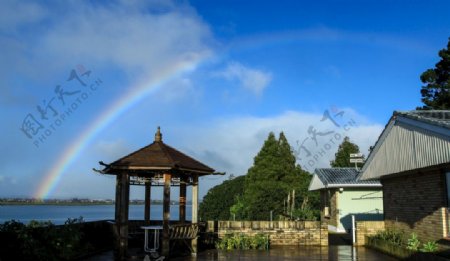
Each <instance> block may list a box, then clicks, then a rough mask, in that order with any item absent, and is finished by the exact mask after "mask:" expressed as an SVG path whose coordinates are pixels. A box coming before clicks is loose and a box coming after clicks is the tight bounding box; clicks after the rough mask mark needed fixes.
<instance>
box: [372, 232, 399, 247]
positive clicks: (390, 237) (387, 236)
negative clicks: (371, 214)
mask: <svg viewBox="0 0 450 261" xmlns="http://www.w3.org/2000/svg"><path fill="white" fill-rule="evenodd" d="M373 237H374V238H376V239H381V240H384V241H387V242H390V243H391V244H394V245H397V246H401V245H403V243H404V233H403V231H397V230H391V229H388V230H386V231H380V232H378V233H377V234H376V235H374V236H373Z"/></svg>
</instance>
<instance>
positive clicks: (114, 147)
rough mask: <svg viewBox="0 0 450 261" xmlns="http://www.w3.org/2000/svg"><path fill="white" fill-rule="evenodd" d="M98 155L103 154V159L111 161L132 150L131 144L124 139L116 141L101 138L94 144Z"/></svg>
mask: <svg viewBox="0 0 450 261" xmlns="http://www.w3.org/2000/svg"><path fill="white" fill-rule="evenodd" d="M93 149H94V151H95V154H96V155H101V156H102V160H103V161H105V162H107V163H109V162H111V161H113V160H116V159H118V158H119V157H123V156H124V155H127V154H128V153H130V152H131V149H130V146H129V145H128V144H127V143H126V142H125V141H124V140H122V139H119V140H114V141H105V140H101V141H99V142H97V143H96V144H94V146H93Z"/></svg>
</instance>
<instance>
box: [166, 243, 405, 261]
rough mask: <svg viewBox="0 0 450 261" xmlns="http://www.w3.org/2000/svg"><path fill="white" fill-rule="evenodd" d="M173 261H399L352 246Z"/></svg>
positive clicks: (221, 253)
mask: <svg viewBox="0 0 450 261" xmlns="http://www.w3.org/2000/svg"><path fill="white" fill-rule="evenodd" d="M171 260H177V261H188V260H192V261H193V260H199V261H200V260H202V261H203V260H204V261H207V260H208V261H209V260H210V261H213V260H214V261H216V260H217V261H222V260H261V261H265V260H386V261H390V260H397V259H395V258H393V257H390V256H387V255H385V254H383V253H380V252H378V251H375V250H372V249H369V248H365V247H352V246H346V245H345V246H329V247H307V246H300V247H297V246H280V247H272V248H271V249H270V250H268V251H263V250H245V251H238V250H233V251H226V250H208V251H204V252H202V253H199V254H198V255H197V257H183V258H172V259H171Z"/></svg>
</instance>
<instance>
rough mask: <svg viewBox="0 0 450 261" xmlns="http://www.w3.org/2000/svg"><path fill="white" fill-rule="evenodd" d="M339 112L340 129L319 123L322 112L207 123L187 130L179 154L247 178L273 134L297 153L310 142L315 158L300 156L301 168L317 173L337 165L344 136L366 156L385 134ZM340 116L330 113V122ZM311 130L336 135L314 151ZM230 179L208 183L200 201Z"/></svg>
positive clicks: (321, 141) (303, 153)
mask: <svg viewBox="0 0 450 261" xmlns="http://www.w3.org/2000/svg"><path fill="white" fill-rule="evenodd" d="M339 111H344V114H343V115H342V117H340V116H339V115H338V116H335V121H336V123H338V124H340V127H337V126H335V125H334V124H333V123H332V122H331V121H330V120H325V121H321V120H322V118H323V112H318V113H305V112H298V111H286V112H284V113H281V114H279V115H275V116H270V117H240V116H238V117H234V118H228V119H221V120H217V121H215V122H212V123H208V125H207V126H190V127H189V126H184V127H183V130H182V132H183V134H182V135H181V134H180V136H182V137H189V139H183V140H182V141H180V142H179V143H180V147H179V148H180V149H181V150H182V151H184V152H186V153H187V154H189V155H192V156H194V157H195V158H197V159H199V160H200V161H202V162H204V163H206V164H208V165H210V166H211V167H213V168H215V169H216V170H217V171H225V172H227V174H234V175H243V174H246V172H247V170H248V168H249V167H251V166H252V165H253V158H254V157H255V156H256V154H257V153H258V152H259V150H260V149H261V147H262V145H263V143H264V140H265V139H266V138H267V136H268V134H269V132H270V131H273V132H274V133H275V135H276V136H278V134H279V133H280V132H281V131H283V132H284V133H285V135H286V137H287V138H288V140H289V143H290V144H291V146H293V147H294V148H295V149H297V150H298V145H297V141H298V142H299V143H301V142H302V141H304V140H305V139H306V138H308V139H307V140H306V142H305V143H304V145H305V148H306V149H307V150H309V151H310V153H311V155H310V156H307V153H306V151H304V150H301V152H300V155H299V158H300V159H298V161H297V162H298V164H300V165H301V166H302V167H303V168H304V169H306V170H308V171H310V172H313V171H314V169H315V168H321V167H329V163H330V160H332V159H334V153H335V152H336V151H337V148H338V145H339V144H340V143H341V142H342V141H343V138H344V136H349V137H350V140H351V141H352V142H354V143H356V144H357V145H358V146H359V147H360V151H361V152H362V153H364V154H366V156H367V150H368V148H369V147H370V146H372V145H373V144H374V143H375V141H376V140H377V139H378V136H379V134H380V133H381V131H382V130H383V127H384V126H383V125H380V124H375V123H370V122H368V121H367V120H365V119H364V117H363V116H361V115H358V114H357V113H355V112H354V111H352V110H351V109H342V110H339ZM339 111H337V110H336V111H334V112H333V111H332V110H330V113H331V116H334V115H336V113H337V112H339ZM349 123H352V124H353V126H350V125H349ZM310 126H313V128H314V129H315V130H316V131H317V133H319V132H320V133H322V134H325V133H327V132H329V131H333V133H332V134H328V135H326V136H320V135H317V136H316V139H317V141H318V144H317V146H316V144H315V142H314V141H313V140H312V139H311V134H309V133H308V129H309V127H310ZM344 126H345V129H347V130H345V129H344ZM334 135H336V137H335V136H334ZM337 136H339V138H337ZM326 144H329V145H326ZM177 147H178V145H177ZM310 160H312V162H310ZM226 178H228V175H227V176H225V177H222V178H220V179H219V178H216V177H209V178H207V177H205V178H204V179H205V180H204V183H203V184H202V190H201V195H204V194H205V193H206V192H207V190H208V189H209V188H210V187H212V186H214V185H217V184H219V183H220V182H221V181H222V180H224V179H226Z"/></svg>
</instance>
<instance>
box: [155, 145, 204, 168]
mask: <svg viewBox="0 0 450 261" xmlns="http://www.w3.org/2000/svg"><path fill="white" fill-rule="evenodd" d="M164 146H165V147H167V148H169V149H172V150H174V151H175V152H177V153H180V154H181V155H183V156H184V157H187V158H189V159H191V160H193V161H195V162H196V163H198V164H201V165H203V166H205V167H208V168H211V167H209V166H208V165H206V164H204V163H202V162H200V161H198V160H196V159H194V158H193V157H191V156H189V155H187V154H185V153H183V152H182V151H180V150H177V149H175V148H174V147H172V146H169V145H167V144H165V143H164Z"/></svg>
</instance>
